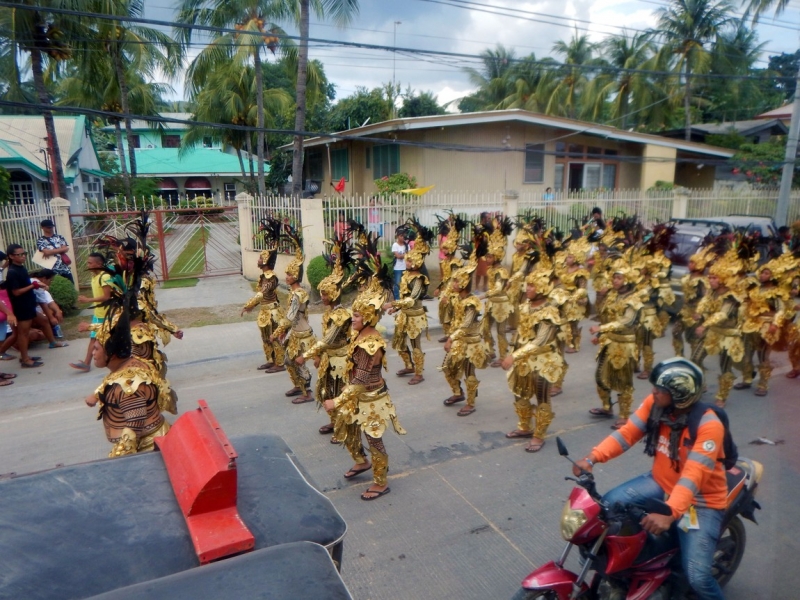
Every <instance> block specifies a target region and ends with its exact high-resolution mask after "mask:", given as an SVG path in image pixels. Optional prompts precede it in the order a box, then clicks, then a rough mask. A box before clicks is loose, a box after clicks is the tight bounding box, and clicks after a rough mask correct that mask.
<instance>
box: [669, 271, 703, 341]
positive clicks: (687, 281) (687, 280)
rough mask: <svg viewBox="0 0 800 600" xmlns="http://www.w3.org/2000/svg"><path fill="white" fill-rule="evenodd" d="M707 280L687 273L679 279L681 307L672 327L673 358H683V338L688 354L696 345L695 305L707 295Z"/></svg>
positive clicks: (697, 274) (699, 274) (697, 324)
mask: <svg viewBox="0 0 800 600" xmlns="http://www.w3.org/2000/svg"><path fill="white" fill-rule="evenodd" d="M708 289H709V287H708V279H707V278H706V277H705V276H704V275H703V274H702V272H693V273H687V274H686V275H684V276H683V277H681V290H682V291H683V306H681V310H680V311H679V312H678V318H677V319H676V320H675V324H674V325H673V327H672V348H673V350H674V351H675V356H683V346H684V338H685V339H686V343H687V344H689V354H690V355H691V353H692V352H693V350H694V347H695V346H696V345H697V342H698V337H697V333H695V329H697V327H698V326H699V325H700V323H699V322H698V321H696V320H695V318H694V317H695V315H696V314H698V312H697V305H698V304H699V303H700V300H702V298H703V296H705V294H706V293H708Z"/></svg>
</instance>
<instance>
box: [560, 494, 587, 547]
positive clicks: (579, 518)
mask: <svg viewBox="0 0 800 600" xmlns="http://www.w3.org/2000/svg"><path fill="white" fill-rule="evenodd" d="M586 521H587V518H586V513H585V512H583V511H582V510H576V509H573V508H572V507H571V506H570V505H569V502H567V503H566V504H565V505H564V510H562V511H561V537H563V538H564V539H565V540H566V541H568V542H569V541H570V540H571V539H572V538H573V537H574V535H575V532H577V531H578V529H580V528H581V527H583V525H584V524H585V523H586Z"/></svg>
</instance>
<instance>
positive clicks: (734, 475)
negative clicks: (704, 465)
mask: <svg viewBox="0 0 800 600" xmlns="http://www.w3.org/2000/svg"><path fill="white" fill-rule="evenodd" d="M763 472H764V467H763V466H762V465H761V463H759V462H757V461H754V460H750V459H749V458H740V459H739V461H737V463H736V466H734V467H733V468H731V469H728V470H727V471H726V473H725V476H726V478H727V481H728V506H731V505H732V504H733V503H734V501H735V500H736V498H738V496H739V493H740V492H741V491H742V490H743V489H745V488H746V489H748V490H752V489H753V488H754V487H755V486H756V485H757V484H758V482H759V480H760V479H761V474H762V473H763Z"/></svg>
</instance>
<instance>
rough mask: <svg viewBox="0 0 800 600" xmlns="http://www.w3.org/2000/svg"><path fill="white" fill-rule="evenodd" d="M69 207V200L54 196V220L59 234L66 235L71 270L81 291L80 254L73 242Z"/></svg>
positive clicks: (51, 202)
mask: <svg viewBox="0 0 800 600" xmlns="http://www.w3.org/2000/svg"><path fill="white" fill-rule="evenodd" d="M69 207H70V203H69V200H65V199H64V198H53V199H52V200H50V208H52V209H53V221H55V223H56V231H58V233H59V235H62V236H64V239H65V240H66V241H67V245H68V246H69V252H67V254H68V255H69V257H70V258H71V259H72V262H71V263H70V265H69V270H70V271H71V272H72V280H73V282H74V285H75V289H76V290H77V291H78V292H80V291H81V288H80V284H79V283H78V265H77V260H78V255H77V254H76V252H75V244H73V243H72V223H71V221H70V218H69Z"/></svg>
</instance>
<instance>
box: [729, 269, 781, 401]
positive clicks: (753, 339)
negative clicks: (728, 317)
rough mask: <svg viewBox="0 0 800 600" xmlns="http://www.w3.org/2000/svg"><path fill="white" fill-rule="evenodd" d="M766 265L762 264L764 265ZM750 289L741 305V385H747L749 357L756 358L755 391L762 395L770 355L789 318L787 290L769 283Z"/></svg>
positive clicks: (750, 366) (751, 367) (749, 380)
mask: <svg viewBox="0 0 800 600" xmlns="http://www.w3.org/2000/svg"><path fill="white" fill-rule="evenodd" d="M765 266H766V265H765ZM756 283H757V285H755V286H754V287H752V289H750V291H749V293H748V294H747V296H746V297H745V300H744V303H743V305H742V313H743V316H744V322H743V323H742V338H743V340H744V358H743V360H742V380H743V385H742V386H741V387H750V385H751V384H752V381H753V370H754V368H755V366H756V365H755V364H754V360H753V356H754V355H755V356H756V357H757V358H758V385H757V390H756V393H757V394H758V395H759V396H761V395H766V393H767V390H768V388H769V379H770V376H771V375H772V368H773V367H772V363H771V361H770V354H771V351H772V347H773V346H775V345H776V344H777V343H778V341H779V340H780V338H781V335H782V334H783V330H784V328H785V327H786V326H787V325H789V324H790V323H791V321H792V317H794V315H793V314H791V315H790V314H789V312H788V306H789V290H787V289H786V288H784V287H781V286H779V285H776V284H775V283H773V282H770V283H768V284H758V282H756Z"/></svg>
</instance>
